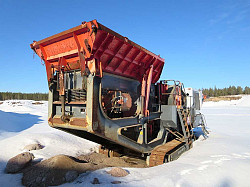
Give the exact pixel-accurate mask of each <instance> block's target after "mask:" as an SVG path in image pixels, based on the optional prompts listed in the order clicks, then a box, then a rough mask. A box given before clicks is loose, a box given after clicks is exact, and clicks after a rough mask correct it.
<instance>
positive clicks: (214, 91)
mask: <svg viewBox="0 0 250 187" xmlns="http://www.w3.org/2000/svg"><path fill="white" fill-rule="evenodd" d="M202 93H203V94H204V95H206V96H208V97H218V96H225V95H239V94H250V87H248V86H246V87H245V88H242V87H241V86H237V87H236V86H229V87H227V88H216V86H215V87H214V88H209V89H207V88H205V89H202Z"/></svg>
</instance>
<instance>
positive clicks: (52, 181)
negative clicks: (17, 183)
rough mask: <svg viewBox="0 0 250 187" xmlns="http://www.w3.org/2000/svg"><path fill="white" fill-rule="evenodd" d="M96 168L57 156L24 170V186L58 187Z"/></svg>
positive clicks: (69, 158)
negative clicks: (43, 186) (42, 186)
mask: <svg viewBox="0 0 250 187" xmlns="http://www.w3.org/2000/svg"><path fill="white" fill-rule="evenodd" d="M95 168H96V167H95V166H94V165H93V164H91V163H81V162H77V160H76V159H75V158H72V157H69V156H66V155H57V156H54V157H52V158H49V159H47V160H43V161H41V162H40V163H38V164H36V165H33V166H31V167H30V168H28V169H27V170H24V172H23V178H22V184H23V185H25V186H29V187H36V186H41V185H45V186H57V185H61V184H63V183H65V182H72V181H73V180H75V179H76V178H77V177H78V174H79V173H84V172H86V171H92V170H94V169H95Z"/></svg>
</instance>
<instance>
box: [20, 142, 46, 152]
mask: <svg viewBox="0 0 250 187" xmlns="http://www.w3.org/2000/svg"><path fill="white" fill-rule="evenodd" d="M43 147H44V146H42V145H41V144H39V143H36V144H30V145H26V146H25V147H24V148H23V149H24V150H27V151H32V150H39V149H42V148H43Z"/></svg>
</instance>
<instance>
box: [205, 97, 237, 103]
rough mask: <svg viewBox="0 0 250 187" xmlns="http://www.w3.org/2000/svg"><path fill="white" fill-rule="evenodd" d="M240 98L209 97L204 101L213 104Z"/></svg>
mask: <svg viewBox="0 0 250 187" xmlns="http://www.w3.org/2000/svg"><path fill="white" fill-rule="evenodd" d="M241 98H242V96H219V97H210V98H207V99H206V100H205V102H206V101H213V102H219V101H232V100H239V99H241Z"/></svg>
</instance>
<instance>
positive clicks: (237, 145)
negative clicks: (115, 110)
mask: <svg viewBox="0 0 250 187" xmlns="http://www.w3.org/2000/svg"><path fill="white" fill-rule="evenodd" d="M12 102H13V101H5V102H4V103H3V104H2V105H0V111H1V113H0V118H1V124H0V132H1V133H0V184H2V186H8V185H9V184H12V186H21V177H22V175H21V174H17V175H9V174H5V173H4V168H5V165H6V163H7V161H8V159H9V158H11V157H13V156H15V155H17V154H19V153H20V152H22V151H23V150H22V148H23V147H24V146H25V145H28V144H32V143H40V144H41V145H44V146H45V147H44V148H43V149H41V150H36V151H31V152H32V153H33V154H34V155H35V157H36V159H37V160H42V159H46V158H49V157H51V156H54V155H57V154H67V155H71V156H75V155H79V154H85V153H88V152H90V151H91V150H93V149H94V148H95V146H96V145H97V144H95V143H93V142H90V141H87V140H84V139H81V138H78V137H76V136H73V135H70V134H68V133H64V132H62V131H59V130H56V129H53V128H51V127H49V126H48V124H47V102H44V104H43V105H32V102H33V101H19V102H20V103H19V104H12ZM19 105H22V106H19ZM6 113H7V114H6ZM202 113H203V114H204V115H205V117H206V121H207V124H208V131H209V132H210V134H209V135H208V138H207V139H205V138H204V137H200V138H199V139H198V140H197V141H195V142H194V145H193V148H192V149H191V150H189V151H188V152H185V153H184V154H183V155H182V156H181V157H180V158H179V159H178V160H176V161H173V162H170V163H167V164H163V165H160V166H156V167H152V168H124V169H125V170H126V171H128V172H129V175H127V176H125V177H121V178H115V177H112V176H111V175H109V174H107V172H106V171H109V170H110V168H104V169H100V170H97V171H94V172H87V173H84V174H81V175H80V176H79V177H78V178H77V179H76V180H75V181H73V182H72V183H67V184H64V185H62V186H91V185H92V184H91V182H92V181H93V180H94V178H98V179H99V181H100V184H101V186H111V185H112V186H113V185H115V184H111V182H112V181H121V184H117V186H118V185H119V186H121V185H122V186H170V187H171V186H204V187H206V186H250V180H249V178H250V174H249V169H250V115H249V114H250V95H243V96H242V98H241V99H240V100H234V101H220V102H205V103H204V104H203V108H202ZM21 114H22V115H25V118H29V117H30V120H29V119H26V121H25V122H22V121H20V120H15V119H14V118H15V117H19V118H20V119H23V118H22V117H20V116H19V115H21ZM22 115H21V116H22ZM10 116H11V118H13V119H9V117H10ZM34 116H35V117H34ZM3 121H4V123H2V122H3ZM17 126H18V127H17ZM19 126H24V127H25V128H22V127H19Z"/></svg>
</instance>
